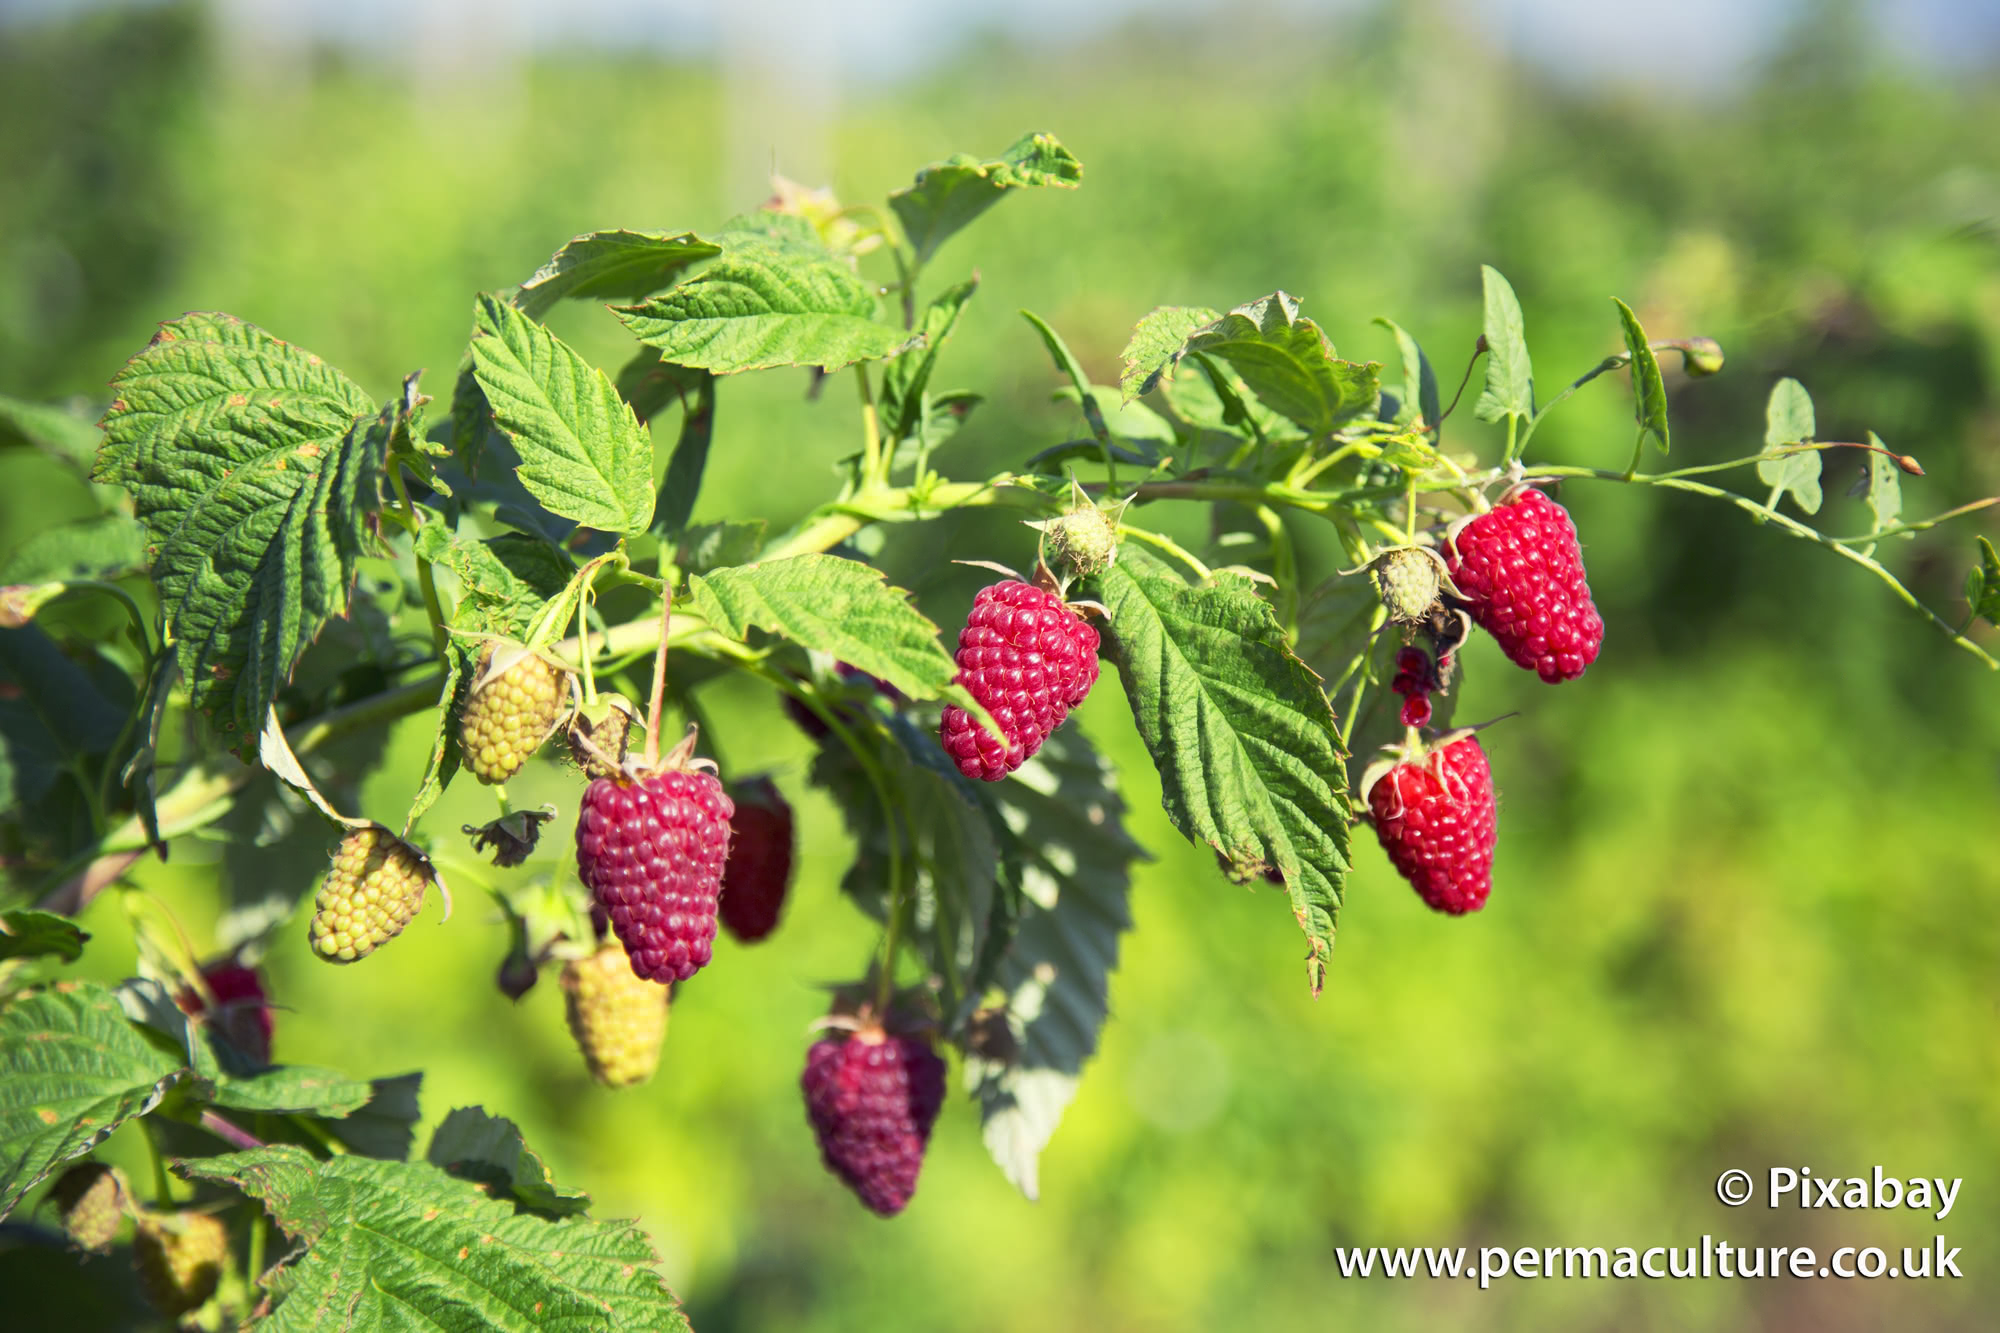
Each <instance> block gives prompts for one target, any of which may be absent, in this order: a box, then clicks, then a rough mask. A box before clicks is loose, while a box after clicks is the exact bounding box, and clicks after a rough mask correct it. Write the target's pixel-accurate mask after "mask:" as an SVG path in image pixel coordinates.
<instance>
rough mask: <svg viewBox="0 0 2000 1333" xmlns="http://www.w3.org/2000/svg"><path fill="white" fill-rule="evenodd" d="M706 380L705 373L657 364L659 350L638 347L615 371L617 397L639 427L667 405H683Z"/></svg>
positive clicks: (683, 367)
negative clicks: (636, 419) (627, 407)
mask: <svg viewBox="0 0 2000 1333" xmlns="http://www.w3.org/2000/svg"><path fill="white" fill-rule="evenodd" d="M708 379H709V374H708V372H707V371H705V370H695V369H693V368H692V367H689V366H676V365H671V364H669V363H667V362H665V361H662V360H660V349H659V348H657V347H646V346H644V345H641V347H640V348H639V350H638V352H637V353H636V354H635V355H634V356H633V357H632V359H631V360H630V361H627V362H626V363H625V364H624V365H623V366H622V367H620V368H619V371H618V378H617V380H616V381H615V383H616V384H617V386H618V396H619V397H620V398H623V399H624V400H625V401H626V402H627V403H628V404H629V405H630V406H631V408H632V415H634V416H636V417H638V418H639V420H640V422H641V423H642V424H643V423H645V422H650V421H651V420H652V419H653V418H654V417H656V416H658V415H660V413H662V412H664V411H666V410H667V407H668V406H669V405H670V404H674V403H684V402H685V401H686V399H687V395H689V394H690V393H693V392H694V391H695V390H696V389H698V388H700V387H701V385H702V384H703V383H705V382H706V381H707V380H708Z"/></svg>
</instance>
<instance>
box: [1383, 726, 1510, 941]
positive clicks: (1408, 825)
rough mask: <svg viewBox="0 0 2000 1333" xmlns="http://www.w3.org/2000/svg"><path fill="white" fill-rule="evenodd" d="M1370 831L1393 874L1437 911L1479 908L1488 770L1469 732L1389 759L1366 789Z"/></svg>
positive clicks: (1488, 869)
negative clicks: (1420, 752) (1418, 754)
mask: <svg viewBox="0 0 2000 1333" xmlns="http://www.w3.org/2000/svg"><path fill="white" fill-rule="evenodd" d="M1368 808H1369V809H1370V810H1371V811H1373V812H1374V815H1375V836H1376V837H1378V838H1380V839H1381V840H1382V850H1384V851H1386V852H1387V853H1389V860H1390V862H1391V864H1393V865H1394V866H1395V867H1396V870H1397V873H1399V874H1400V875H1402V877H1403V878H1404V879H1407V880H1408V881H1410V884H1411V886H1412V887H1414V888H1415V889H1416V891H1417V894H1418V896H1419V897H1421V898H1422V899H1423V900H1424V901H1425V902H1427V903H1429V904H1430V905H1431V906H1432V907H1433V908H1435V909H1437V910H1438V911H1440V912H1448V913H1450V914H1451V915H1453V916H1462V915H1464V914H1465V913H1467V912H1474V911H1477V910H1479V908H1480V906H1481V905H1482V904H1484V903H1485V901H1486V896H1487V894H1489V893H1491V892H1492V891H1493V843H1494V836H1495V835H1494V829H1495V812H1494V805H1493V774H1492V771H1491V770H1490V769H1488V768H1487V766H1486V752H1485V751H1484V750H1481V749H1480V748H1479V740H1478V738H1477V737H1474V736H1466V737H1464V738H1463V739H1460V740H1456V741H1453V742H1452V743H1451V744H1450V745H1447V746H1444V747H1443V748H1441V749H1438V750H1433V751H1431V752H1430V753H1429V754H1427V755H1425V756H1423V757H1422V758H1419V759H1410V760H1406V761H1404V762H1403V763H1400V764H1397V765H1395V766H1394V767H1393V768H1391V769H1390V770H1389V771H1388V772H1387V773H1385V774H1383V775H1382V777H1381V778H1380V780H1378V781H1376V782H1375V784H1374V785H1373V786H1372V787H1370V788H1369V789H1368Z"/></svg>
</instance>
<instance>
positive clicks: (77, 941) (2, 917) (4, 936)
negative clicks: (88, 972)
mask: <svg viewBox="0 0 2000 1333" xmlns="http://www.w3.org/2000/svg"><path fill="white" fill-rule="evenodd" d="M89 938H90V936H88V935H86V934H85V933H84V932H83V931H81V930H79V929H78V928H77V924H76V922H74V921H71V920H70V919H69V918H68V917H66V916H57V915H56V914H55V913H54V912H36V911H32V910H30V909H28V908H25V907H17V908H15V909H14V910H13V911H10V912H5V913H0V958H43V957H47V956H49V955H54V956H55V957H57V958H60V959H62V961H63V962H65V963H74V962H75V961H76V960H77V959H79V958H81V957H82V956H83V942H84V941H85V940H87V939H89Z"/></svg>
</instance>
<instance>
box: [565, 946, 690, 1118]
mask: <svg viewBox="0 0 2000 1333" xmlns="http://www.w3.org/2000/svg"><path fill="white" fill-rule="evenodd" d="M562 990H563V1012H564V1013H565V1014H566V1015H567V1016H568V1018H569V1030H570V1035H571V1036H573V1037H575V1038H576V1044H577V1049H579V1050H581V1051H582V1052H583V1062H584V1064H585V1065H586V1066H588V1067H589V1069H590V1076H591V1077H592V1078H594V1079H596V1080H597V1081H598V1082H599V1083H602V1084H603V1085H604V1086H605V1087H607V1088H624V1087H630V1086H631V1085H632V1084H634V1083H644V1082H645V1081H646V1080H647V1079H649V1078H651V1077H652V1076H653V1071H654V1070H656V1069H658V1068H659V1067H660V1046H661V1044H662V1043H663V1042H664V1041H665V1040H666V1037H667V988H666V987H665V986H663V985H661V984H659V983H658V982H654V981H647V980H645V979H644V978H642V977H640V976H639V975H638V974H636V973H635V972H633V971H632V963H631V960H629V959H628V958H626V956H625V949H624V947H623V946H622V945H620V944H619V943H618V942H617V941H616V940H606V941H605V942H604V943H603V944H601V945H599V946H598V949H597V952H596V953H594V954H592V955H591V956H590V957H588V958H582V959H578V960H576V961H574V962H571V963H568V964H566V965H565V966H564V967H563V971H562Z"/></svg>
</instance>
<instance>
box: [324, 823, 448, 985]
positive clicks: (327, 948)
mask: <svg viewBox="0 0 2000 1333" xmlns="http://www.w3.org/2000/svg"><path fill="white" fill-rule="evenodd" d="M430 882H431V868H430V865H429V863H428V862H426V861H425V860H424V859H423V858H422V857H421V856H419V855H418V854H417V851H416V849H415V848H413V847H411V846H410V845H409V844H408V843H406V842H404V841H403V840H402V839H401V838H398V837H397V836H396V835H395V834H393V833H391V832H389V830H387V829H385V828H383V827H382V826H380V825H379V824H377V825H371V826H370V827H368V828H360V829H355V830H354V831H353V832H351V833H349V834H348V835H347V836H346V837H344V838H342V839H341V840H340V847H339V849H338V850H337V851H335V852H334V854H333V868H332V869H331V870H329V871H327V872H326V879H325V880H323V881H322V882H321V884H320V886H319V897H318V898H317V899H316V900H315V901H314V903H313V920H312V946H313V952H314V953H316V954H318V955H319V956H320V957H321V958H324V959H326V960H327V961H328V962H330V963H351V962H353V961H354V960H355V959H357V958H366V957H367V956H368V955H369V954H371V953H374V952H375V950H377V949H379V948H380V947H381V946H382V945H384V944H386V943H388V942H389V941H390V940H393V939H395V938H396V936H398V935H400V934H402V933H403V927H405V926H407V925H409V924H410V918H412V917H414V916H415V915H416V914H417V909H418V908H419V907H421V906H423V902H424V890H425V889H427V888H429V887H430Z"/></svg>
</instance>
